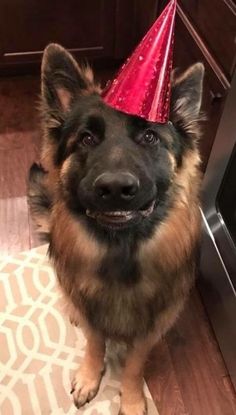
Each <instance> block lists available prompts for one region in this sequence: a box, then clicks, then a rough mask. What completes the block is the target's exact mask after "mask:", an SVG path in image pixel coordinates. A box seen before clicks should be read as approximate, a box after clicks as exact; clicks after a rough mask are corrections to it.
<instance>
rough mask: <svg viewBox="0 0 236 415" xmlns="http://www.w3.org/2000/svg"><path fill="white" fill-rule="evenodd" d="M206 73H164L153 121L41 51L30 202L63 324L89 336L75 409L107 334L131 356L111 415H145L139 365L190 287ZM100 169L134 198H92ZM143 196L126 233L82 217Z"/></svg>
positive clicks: (99, 364) (88, 387)
mask: <svg viewBox="0 0 236 415" xmlns="http://www.w3.org/2000/svg"><path fill="white" fill-rule="evenodd" d="M203 73H204V69H203V66H202V65H201V64H195V65H194V66H192V67H191V68H190V69H189V70H187V71H186V72H185V73H184V74H182V75H181V76H177V75H176V73H173V77H172V93H171V110H170V121H171V122H169V123H167V124H163V125H159V124H155V123H151V122H147V121H145V120H143V119H141V118H138V117H135V116H131V115H126V114H124V113H120V112H118V111H116V110H113V109H111V108H109V107H108V106H107V105H105V104H104V103H103V101H102V99H101V97H100V92H101V91H100V87H99V86H98V85H96V84H95V82H94V80H93V73H92V71H91V69H90V68H88V67H83V68H82V67H79V66H78V65H77V63H76V62H75V60H74V59H73V58H72V56H71V55H70V54H69V53H68V52H66V51H65V50H64V49H63V48H62V47H60V46H59V45H55V44H52V45H49V46H48V47H47V48H46V50H45V53H44V57H43V63H42V100H41V115H42V125H43V130H44V137H43V146H42V156H41V165H33V166H32V168H31V171H30V176H29V192H28V196H29V204H30V208H31V213H32V216H33V218H34V219H35V221H36V223H37V224H38V227H39V231H40V232H41V233H43V234H44V235H47V236H48V239H49V242H50V245H49V252H50V256H51V258H52V260H53V263H54V267H55V270H56V273H57V276H58V280H59V283H60V286H61V288H62V291H63V293H64V296H65V298H66V300H67V302H68V304H69V307H70V318H71V320H72V321H73V322H74V323H75V324H78V323H79V324H80V325H81V326H82V328H83V329H84V332H85V335H86V337H87V340H88V342H87V349H86V354H85V359H84V363H83V365H82V367H81V368H80V370H79V371H78V373H77V374H76V376H75V379H74V381H73V385H72V393H73V398H74V401H75V404H76V405H77V406H78V407H80V406H82V405H83V404H85V403H86V402H87V401H89V400H91V399H92V398H93V397H94V396H95V394H96V392H97V390H98V387H99V383H100V379H101V374H102V370H103V365H104V363H103V362H104V353H105V341H106V340H107V339H113V340H116V341H118V342H120V341H122V342H125V343H126V344H127V345H128V349H129V352H128V354H127V360H126V365H125V368H124V372H123V377H122V398H121V412H120V413H122V414H124V415H143V414H144V413H146V412H145V411H146V409H145V401H144V398H143V393H142V369H143V365H144V362H145V359H146V357H147V354H148V353H149V351H150V349H151V348H152V346H153V344H154V343H155V342H156V341H157V340H158V339H159V338H160V337H161V336H163V335H164V334H165V333H166V331H167V330H168V329H169V328H170V327H171V326H172V325H173V323H174V321H175V320H176V317H177V316H178V314H179V313H180V311H181V310H182V308H183V305H184V303H185V300H186V297H187V295H188V293H189V290H190V288H191V286H192V284H193V281H194V271H195V256H196V251H197V245H198V240H199V232H200V217H199V207H198V203H199V187H200V171H199V164H200V158H199V153H198V146H197V141H198V138H199V113H200V106H201V97H202V81H203ZM150 131H151V132H150ZM88 132H89V138H88ZM91 135H92V140H93V141H92V143H91V142H90V140H91ZM94 137H95V138H94ZM150 137H151V138H150ZM146 139H147V141H146ZM87 140H88V141H87ZM153 140H154V142H153ZM106 171H109V172H110V171H112V172H113V173H115V174H116V175H120V173H121V172H123V171H126V172H127V171H128V172H129V173H130V174H132V175H133V176H135V177H137V178H138V182H139V184H140V187H139V191H138V193H137V195H135V197H134V198H132V200H127V201H121V200H113V199H111V200H109V201H108V202H107V201H106V200H104V198H101V197H100V198H99V196H97V194H95V191H94V183H95V182H96V179H97V177H100V176H101V175H102V174H103V173H104V172H106ZM133 176H132V177H133ZM151 199H152V200H153V199H154V200H155V207H154V210H153V212H152V213H151V214H150V215H149V216H148V217H143V218H141V217H140V215H137V218H138V219H137V220H135V221H134V222H132V221H131V224H127V226H121V227H114V226H110V225H109V224H108V225H107V224H106V223H103V222H101V221H99V216H97V217H96V216H95V217H91V216H90V215H89V216H88V215H87V214H86V211H87V209H89V211H99V212H103V213H104V212H107V211H114V210H115V211H117V210H119V211H123V210H126V211H127V210H128V211H138V210H140V209H143V207H144V206H145V205H148V203H149V202H150V200H151ZM87 212H88V211H87Z"/></svg>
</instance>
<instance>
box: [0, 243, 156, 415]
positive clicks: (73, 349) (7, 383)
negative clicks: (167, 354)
mask: <svg viewBox="0 0 236 415" xmlns="http://www.w3.org/2000/svg"><path fill="white" fill-rule="evenodd" d="M46 251H47V247H46V246H43V247H40V248H37V249H33V250H31V251H28V252H24V253H21V254H19V255H16V256H4V257H0V414H1V415H21V414H22V415H34V414H35V415H36V414H37V415H41V414H43V415H46V414H47V415H48V414H51V415H63V414H64V415H65V414H67V415H74V414H80V413H83V414H84V415H109V414H111V415H115V414H117V413H118V410H119V395H118V391H119V372H120V366H119V364H116V363H114V361H112V359H111V360H110V362H108V368H107V371H106V374H105V376H104V378H103V380H102V383H101V386H100V390H99V393H98V395H97V396H96V398H95V399H94V400H93V401H92V402H91V403H89V404H87V405H86V406H85V407H84V408H83V409H80V410H77V409H76V408H75V406H74V405H73V403H72V400H71V396H70V393H69V392H70V383H71V379H72V377H73V373H74V372H75V371H76V369H77V368H78V366H79V364H80V362H81V360H82V358H83V354H84V346H85V339H84V336H83V334H82V332H81V330H80V329H79V328H75V327H73V326H71V324H70V323H69V321H68V319H67V317H66V316H65V315H64V314H63V301H62V299H61V297H60V293H59V291H58V289H57V284H56V279H55V275H54V273H53V270H52V268H51V267H50V265H49V264H48V262H47V258H46ZM145 394H146V396H147V401H148V409H149V411H148V414H149V415H157V414H158V413H157V410H156V408H155V405H154V403H153V401H152V399H151V396H150V393H149V391H148V388H147V386H146V385H145Z"/></svg>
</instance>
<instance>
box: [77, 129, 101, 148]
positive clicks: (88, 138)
mask: <svg viewBox="0 0 236 415" xmlns="http://www.w3.org/2000/svg"><path fill="white" fill-rule="evenodd" d="M80 140H81V142H82V144H83V145H84V146H91V147H92V146H96V145H97V144H99V139H98V137H96V136H94V135H93V134H91V133H90V132H89V131H85V132H84V133H82V134H81V138H80Z"/></svg>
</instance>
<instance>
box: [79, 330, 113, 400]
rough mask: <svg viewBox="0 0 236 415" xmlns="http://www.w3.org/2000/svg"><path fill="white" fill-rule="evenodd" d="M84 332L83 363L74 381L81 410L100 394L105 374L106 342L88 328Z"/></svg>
mask: <svg viewBox="0 0 236 415" xmlns="http://www.w3.org/2000/svg"><path fill="white" fill-rule="evenodd" d="M83 332H84V334H85V337H86V339H87V344H86V348H85V356H84V359H83V362H82V364H81V366H80V368H79V370H78V371H77V372H76V374H75V377H74V379H73V381H72V391H71V393H72V394H73V399H74V403H75V406H76V407H77V408H80V407H81V406H83V405H85V404H86V403H87V402H90V401H91V400H92V399H93V398H94V397H95V395H96V394H97V392H98V389H99V385H100V382H101V378H102V375H103V373H104V355H105V341H104V338H103V336H101V335H100V334H99V333H97V332H96V331H94V330H93V329H91V328H88V327H86V329H84V327H83Z"/></svg>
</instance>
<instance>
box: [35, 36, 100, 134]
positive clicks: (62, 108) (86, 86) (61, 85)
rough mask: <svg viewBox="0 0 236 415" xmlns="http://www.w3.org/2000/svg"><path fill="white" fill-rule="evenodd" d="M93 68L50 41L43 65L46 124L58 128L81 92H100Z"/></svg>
mask: <svg viewBox="0 0 236 415" xmlns="http://www.w3.org/2000/svg"><path fill="white" fill-rule="evenodd" d="M99 92H100V88H99V86H98V85H96V84H95V82H94V79H93V72H92V70H91V68H90V67H88V66H84V67H81V66H79V65H78V64H77V62H76V61H75V59H74V58H73V57H72V55H71V54H70V53H69V52H67V51H66V49H64V48H63V47H62V46H60V45H58V44H55V43H51V44H49V45H48V46H47V47H46V49H45V51H44V54H43V60H42V67H41V97H42V106H41V111H42V115H43V119H44V121H45V122H46V125H47V126H48V127H49V128H50V126H51V127H52V128H53V127H59V126H60V124H61V123H62V122H63V119H64V118H65V115H66V113H67V112H68V111H69V110H70V109H71V107H72V106H73V103H74V101H75V99H76V97H78V96H79V95H81V94H90V93H99Z"/></svg>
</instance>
